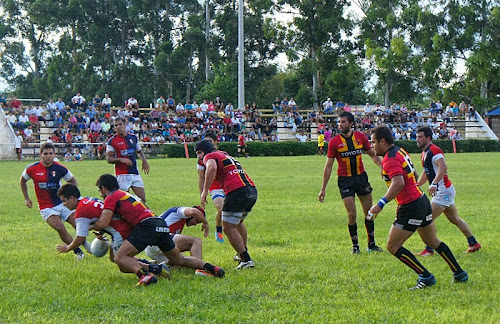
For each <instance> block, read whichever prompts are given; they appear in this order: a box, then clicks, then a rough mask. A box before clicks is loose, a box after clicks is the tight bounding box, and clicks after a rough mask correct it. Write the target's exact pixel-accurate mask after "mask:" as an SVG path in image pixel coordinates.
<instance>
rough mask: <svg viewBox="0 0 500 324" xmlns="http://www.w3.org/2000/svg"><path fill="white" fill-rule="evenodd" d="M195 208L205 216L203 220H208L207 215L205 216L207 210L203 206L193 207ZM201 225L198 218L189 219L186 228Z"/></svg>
mask: <svg viewBox="0 0 500 324" xmlns="http://www.w3.org/2000/svg"><path fill="white" fill-rule="evenodd" d="M193 208H195V209H197V210H198V211H199V212H200V213H202V214H203V218H206V217H207V215H206V214H205V209H204V208H203V207H201V206H199V205H198V206H193ZM199 223H201V222H200V221H199V220H198V218H195V217H189V218H188V219H186V226H195V225H198V224H199Z"/></svg>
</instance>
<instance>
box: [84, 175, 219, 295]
mask: <svg viewBox="0 0 500 324" xmlns="http://www.w3.org/2000/svg"><path fill="white" fill-rule="evenodd" d="M96 186H97V188H98V189H99V191H100V192H101V196H102V198H104V207H103V211H102V214H101V217H99V219H98V220H97V221H96V222H95V223H94V224H93V225H91V227H90V229H91V230H98V231H99V230H101V229H103V228H105V227H106V226H108V225H109V224H110V222H111V220H112V219H117V218H119V219H121V220H122V221H124V222H125V223H127V224H128V225H130V226H131V227H132V232H131V233H130V235H128V236H127V237H124V241H123V244H122V245H121V246H120V248H119V249H118V251H116V254H115V257H114V261H115V263H116V264H117V265H118V267H119V268H120V271H121V272H124V273H135V274H137V276H138V277H139V282H138V285H147V284H149V283H154V282H156V280H157V278H156V276H155V275H154V274H152V273H145V272H144V271H143V269H142V267H141V264H140V263H139V261H138V260H137V259H135V258H134V256H135V255H137V254H138V253H139V252H141V251H143V250H144V249H145V248H146V247H147V246H148V245H155V246H158V247H159V248H160V250H161V251H162V252H163V253H164V254H165V256H166V257H167V258H168V260H169V261H170V263H171V264H173V265H177V266H180V267H188V268H193V269H203V270H205V271H206V272H208V273H210V274H212V275H214V276H215V277H218V278H222V277H224V275H225V271H224V270H223V269H222V268H220V267H217V266H214V265H212V264H210V263H205V262H203V261H202V260H199V259H197V258H194V257H188V256H184V255H183V254H181V252H180V250H179V248H178V247H176V246H175V243H174V242H173V241H172V238H171V237H170V234H169V229H168V226H167V224H166V223H165V221H164V220H163V219H161V218H160V217H156V215H155V214H154V213H153V211H151V210H150V209H149V208H148V207H147V206H146V205H144V203H143V202H141V201H140V199H138V198H137V197H136V196H134V195H131V194H129V193H128V192H126V191H123V190H119V188H118V181H117V180H116V178H115V177H114V176H112V175H110V174H104V175H102V176H100V177H99V179H97V182H96Z"/></svg>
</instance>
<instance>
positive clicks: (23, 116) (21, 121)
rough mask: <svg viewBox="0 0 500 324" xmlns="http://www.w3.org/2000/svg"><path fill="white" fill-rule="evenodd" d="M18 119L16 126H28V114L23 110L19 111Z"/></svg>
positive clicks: (22, 127)
mask: <svg viewBox="0 0 500 324" xmlns="http://www.w3.org/2000/svg"><path fill="white" fill-rule="evenodd" d="M18 120H19V123H18V128H19V129H20V130H23V129H24V128H25V127H28V125H29V124H30V118H29V117H28V115H26V113H25V112H24V111H23V112H22V113H21V115H19V118H18Z"/></svg>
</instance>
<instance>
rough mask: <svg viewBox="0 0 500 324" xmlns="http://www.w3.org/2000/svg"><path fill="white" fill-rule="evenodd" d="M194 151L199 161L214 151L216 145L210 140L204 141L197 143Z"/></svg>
mask: <svg viewBox="0 0 500 324" xmlns="http://www.w3.org/2000/svg"><path fill="white" fill-rule="evenodd" d="M194 150H195V152H196V156H197V157H198V159H203V157H204V156H205V155H206V154H208V153H210V152H213V151H214V145H213V144H212V142H210V140H207V139H204V140H201V141H199V142H198V143H196V145H195V146H194Z"/></svg>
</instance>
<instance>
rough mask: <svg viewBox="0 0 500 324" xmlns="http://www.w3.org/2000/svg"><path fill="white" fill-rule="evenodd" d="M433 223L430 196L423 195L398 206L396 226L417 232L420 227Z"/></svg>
mask: <svg viewBox="0 0 500 324" xmlns="http://www.w3.org/2000/svg"><path fill="white" fill-rule="evenodd" d="M430 223H432V207H431V203H430V202H429V198H427V196H426V195H422V196H421V197H420V198H418V199H417V200H414V201H412V202H411V203H409V204H406V205H401V206H398V209H397V212H396V220H395V221H394V226H396V227H397V228H401V229H404V230H405V231H410V232H415V231H416V230H417V228H419V227H426V226H427V225H429V224H430Z"/></svg>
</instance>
